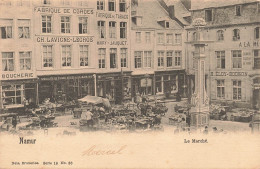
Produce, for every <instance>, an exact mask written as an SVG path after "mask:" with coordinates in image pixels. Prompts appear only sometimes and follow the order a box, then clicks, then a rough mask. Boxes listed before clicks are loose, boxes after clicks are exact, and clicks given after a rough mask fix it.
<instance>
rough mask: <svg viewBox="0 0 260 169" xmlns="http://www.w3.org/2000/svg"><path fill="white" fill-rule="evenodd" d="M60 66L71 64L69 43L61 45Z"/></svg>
mask: <svg viewBox="0 0 260 169" xmlns="http://www.w3.org/2000/svg"><path fill="white" fill-rule="evenodd" d="M62 66H63V67H70V66H71V46H70V45H64V46H62Z"/></svg>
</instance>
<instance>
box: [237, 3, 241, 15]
mask: <svg viewBox="0 0 260 169" xmlns="http://www.w3.org/2000/svg"><path fill="white" fill-rule="evenodd" d="M236 16H241V6H240V5H237V6H236Z"/></svg>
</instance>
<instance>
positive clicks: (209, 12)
mask: <svg viewBox="0 0 260 169" xmlns="http://www.w3.org/2000/svg"><path fill="white" fill-rule="evenodd" d="M205 20H206V22H210V21H212V9H206V10H205Z"/></svg>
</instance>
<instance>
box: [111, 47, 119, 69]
mask: <svg viewBox="0 0 260 169" xmlns="http://www.w3.org/2000/svg"><path fill="white" fill-rule="evenodd" d="M116 54H117V51H116V48H111V49H110V68H116V67H117V64H116V60H117V58H116Z"/></svg>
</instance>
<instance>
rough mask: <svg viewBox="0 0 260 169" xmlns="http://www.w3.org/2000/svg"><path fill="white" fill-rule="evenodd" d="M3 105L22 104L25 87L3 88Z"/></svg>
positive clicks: (12, 86) (10, 86)
mask: <svg viewBox="0 0 260 169" xmlns="http://www.w3.org/2000/svg"><path fill="white" fill-rule="evenodd" d="M2 96H3V105H14V104H22V102H23V100H22V98H23V96H24V86H23V85H13V84H12V85H7V86H3V92H2Z"/></svg>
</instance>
